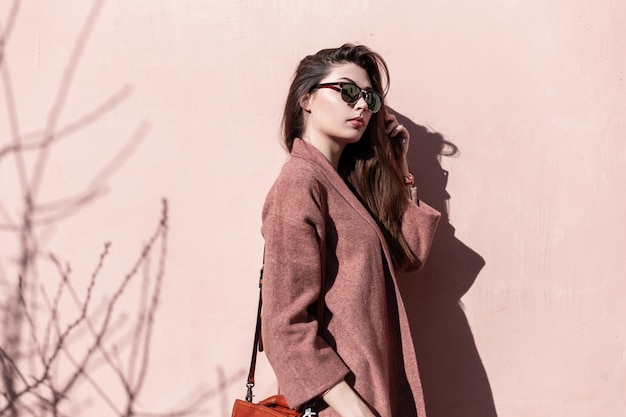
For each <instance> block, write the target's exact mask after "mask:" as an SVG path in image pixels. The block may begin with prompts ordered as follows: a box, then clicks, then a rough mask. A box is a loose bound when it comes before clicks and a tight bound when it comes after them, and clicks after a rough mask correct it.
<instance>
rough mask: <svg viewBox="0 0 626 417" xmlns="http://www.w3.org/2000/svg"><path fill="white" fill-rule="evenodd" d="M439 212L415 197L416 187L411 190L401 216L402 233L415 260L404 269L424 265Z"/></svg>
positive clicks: (418, 267) (413, 268)
mask: <svg viewBox="0 0 626 417" xmlns="http://www.w3.org/2000/svg"><path fill="white" fill-rule="evenodd" d="M440 218H441V213H439V212H438V211H437V210H435V209H434V208H432V207H430V206H429V205H428V204H426V203H424V202H423V201H420V200H418V199H417V189H416V188H413V189H412V190H411V198H410V201H409V202H408V204H407V207H406V210H405V212H404V215H403V217H402V234H403V235H404V238H405V239H406V241H407V243H408V244H409V247H410V248H411V251H412V253H413V256H414V257H415V262H413V263H412V264H410V265H408V266H406V267H405V270H409V271H410V270H416V269H420V268H421V267H422V266H424V262H426V258H428V253H429V252H430V248H431V246H432V243H433V238H434V237H435V231H436V230H437V225H438V224H439V219H440Z"/></svg>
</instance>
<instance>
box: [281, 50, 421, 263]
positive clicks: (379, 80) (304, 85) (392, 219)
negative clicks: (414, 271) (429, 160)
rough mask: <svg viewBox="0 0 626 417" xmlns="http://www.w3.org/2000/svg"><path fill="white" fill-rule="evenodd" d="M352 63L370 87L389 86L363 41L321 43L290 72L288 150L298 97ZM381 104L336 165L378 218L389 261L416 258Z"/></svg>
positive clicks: (298, 115) (298, 114)
mask: <svg viewBox="0 0 626 417" xmlns="http://www.w3.org/2000/svg"><path fill="white" fill-rule="evenodd" d="M344 63H354V64H356V65H358V66H360V67H361V68H363V69H364V70H365V71H366V72H367V74H368V75H369V78H370V81H371V83H372V88H373V89H374V90H375V91H376V92H378V93H379V94H380V95H381V96H383V97H384V96H385V95H386V93H387V90H388V88H389V70H388V68H387V64H386V63H385V61H384V60H383V58H382V57H381V56H380V55H379V54H377V53H376V52H373V51H372V50H371V49H369V48H368V47H366V46H363V45H352V44H345V45H343V46H341V47H339V48H333V49H323V50H321V51H319V52H318V53H316V54H314V55H309V56H307V57H305V58H304V59H303V60H302V61H300V64H299V65H298V68H297V69H296V73H295V75H294V78H293V81H292V83H291V87H290V88H289V94H288V96H287V102H286V103H285V111H284V113H283V136H284V140H285V146H286V147H287V149H288V150H289V152H291V149H292V147H293V142H294V140H295V139H296V138H301V137H302V135H303V133H304V115H303V109H302V107H301V105H300V103H301V99H302V98H303V97H305V95H306V94H308V93H309V91H310V90H311V88H313V86H314V85H316V84H318V83H319V82H320V81H321V80H322V79H323V78H324V77H325V76H326V75H327V74H328V73H329V72H330V70H331V68H332V67H333V66H335V65H339V64H344ZM386 114H387V111H386V108H385V106H382V108H381V109H380V111H379V112H378V113H375V114H373V115H372V118H371V119H370V122H369V124H368V126H367V129H365V132H364V133H363V136H362V137H361V139H360V140H359V141H358V142H356V143H353V144H349V145H347V146H346V147H345V149H344V151H343V153H342V155H341V159H340V160H339V166H338V169H337V171H338V172H339V174H340V175H341V176H342V177H343V178H344V179H345V180H346V181H347V183H348V184H349V185H350V187H351V188H352V189H353V190H354V191H355V193H356V195H357V196H358V197H359V198H360V200H361V201H362V202H363V204H364V205H365V207H366V208H367V209H368V210H369V211H370V213H371V214H372V216H373V217H374V219H376V220H377V222H378V224H379V226H380V228H381V230H382V232H383V234H384V235H385V239H386V241H387V245H388V246H389V249H390V251H391V257H392V261H393V264H394V267H396V268H399V267H402V266H403V265H406V264H407V263H409V262H413V261H414V260H415V258H414V256H413V254H412V252H411V250H410V248H409V245H408V244H407V242H406V239H405V238H404V236H403V235H402V215H403V213H404V210H405V209H406V204H408V200H407V194H406V190H405V186H404V183H403V181H402V173H401V171H400V167H399V164H398V162H397V157H398V155H399V148H397V147H396V148H393V147H392V144H391V141H390V139H389V136H388V135H387V133H386V131H385V116H386Z"/></svg>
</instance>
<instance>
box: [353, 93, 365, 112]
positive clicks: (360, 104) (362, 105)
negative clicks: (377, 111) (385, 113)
mask: <svg viewBox="0 0 626 417" xmlns="http://www.w3.org/2000/svg"><path fill="white" fill-rule="evenodd" d="M354 108H355V109H367V108H368V107H367V102H366V101H365V92H361V94H359V99H358V100H357V101H356V102H355V103H354Z"/></svg>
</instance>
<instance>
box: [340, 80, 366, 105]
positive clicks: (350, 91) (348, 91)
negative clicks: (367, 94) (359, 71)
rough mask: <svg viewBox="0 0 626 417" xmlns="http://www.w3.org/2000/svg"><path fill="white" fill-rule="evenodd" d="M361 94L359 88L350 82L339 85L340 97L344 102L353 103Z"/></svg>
mask: <svg viewBox="0 0 626 417" xmlns="http://www.w3.org/2000/svg"><path fill="white" fill-rule="evenodd" d="M360 95H361V89H360V88H359V87H358V86H356V85H354V84H350V83H345V84H343V85H342V86H341V98H342V99H343V101H345V102H346V103H355V102H356V101H357V100H358V99H359V96H360Z"/></svg>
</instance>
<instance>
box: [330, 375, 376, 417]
mask: <svg viewBox="0 0 626 417" xmlns="http://www.w3.org/2000/svg"><path fill="white" fill-rule="evenodd" d="M322 398H323V399H324V401H326V404H328V405H329V406H331V407H332V409H333V410H335V412H337V414H339V415H340V416H341V417H376V415H375V414H374V413H372V410H370V408H369V407H368V406H367V404H365V402H364V401H363V400H362V399H361V397H359V396H358V395H357V394H356V392H354V390H353V389H352V388H351V387H350V385H348V383H347V382H345V381H341V382H340V383H338V384H337V385H335V386H334V387H332V388H331V389H329V390H328V391H327V392H326V394H324V395H323V397H322Z"/></svg>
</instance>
